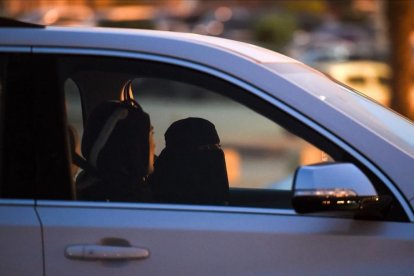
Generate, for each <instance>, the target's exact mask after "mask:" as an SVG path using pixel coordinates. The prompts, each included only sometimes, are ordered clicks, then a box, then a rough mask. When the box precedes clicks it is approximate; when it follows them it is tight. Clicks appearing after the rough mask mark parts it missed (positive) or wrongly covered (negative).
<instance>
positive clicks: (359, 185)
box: [292, 162, 391, 218]
mask: <svg viewBox="0 0 414 276" xmlns="http://www.w3.org/2000/svg"><path fill="white" fill-rule="evenodd" d="M293 193H294V194H293V199H292V205H293V208H294V209H295V211H296V212H298V213H315V212H343V211H347V212H351V213H353V214H354V215H355V216H356V217H360V218H372V217H374V218H383V216H384V215H385V213H386V212H387V211H388V210H389V207H390V205H391V197H388V196H378V194H377V192H376V190H375V188H374V186H373V185H372V183H371V181H370V180H369V179H368V178H367V177H366V176H365V175H364V173H363V172H362V171H361V170H360V169H359V168H357V167H356V166H355V165H354V164H352V163H335V162H329V163H320V164H314V165H309V166H302V167H299V168H298V169H297V170H296V172H295V176H294V179H293Z"/></svg>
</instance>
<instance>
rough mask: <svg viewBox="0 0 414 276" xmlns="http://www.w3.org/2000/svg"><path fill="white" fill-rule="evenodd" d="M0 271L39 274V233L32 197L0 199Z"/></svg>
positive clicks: (40, 253)
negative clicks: (30, 199)
mask: <svg viewBox="0 0 414 276" xmlns="http://www.w3.org/2000/svg"><path fill="white" fill-rule="evenodd" d="M0 245H1V253H0V274H1V275H43V262H42V235H41V231H40V223H39V221H38V219H37V216H36V213H35V209H34V201H29V200H0Z"/></svg>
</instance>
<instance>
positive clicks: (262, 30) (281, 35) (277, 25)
mask: <svg viewBox="0 0 414 276" xmlns="http://www.w3.org/2000/svg"><path fill="white" fill-rule="evenodd" d="M296 29H297V22H296V19H295V17H294V16H293V15H292V14H291V13H288V12H284V13H280V12H276V13H268V14H265V15H263V16H262V17H260V18H258V19H257V21H256V23H255V24H254V29H253V36H254V39H255V40H256V41H258V42H259V43H260V44H262V45H263V46H264V47H266V48H269V49H272V50H276V51H283V47H284V46H285V45H286V44H287V43H288V42H289V41H290V40H291V39H292V34H293V32H294V31H295V30H296Z"/></svg>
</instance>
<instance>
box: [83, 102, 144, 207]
mask: <svg viewBox="0 0 414 276" xmlns="http://www.w3.org/2000/svg"><path fill="white" fill-rule="evenodd" d="M149 131H150V119H149V116H148V114H147V113H145V112H144V111H143V110H142V108H141V107H140V106H139V105H138V104H137V103H135V102H131V103H129V102H119V101H109V102H104V103H102V104H100V105H98V106H97V107H96V108H95V109H94V110H93V111H92V113H91V115H90V117H89V118H88V121H87V124H86V128H85V130H84V134H83V138H82V145H81V147H82V154H83V156H84V157H85V159H86V161H87V162H88V164H89V165H90V167H91V169H90V170H86V171H85V172H84V173H83V175H81V176H80V177H78V180H77V184H78V188H79V189H78V191H79V198H80V199H89V200H110V201H137V200H144V199H145V198H146V197H147V195H144V194H145V193H146V192H145V191H144V190H145V188H144V184H145V183H144V180H145V178H146V176H147V174H148V165H149V164H148V162H149Z"/></svg>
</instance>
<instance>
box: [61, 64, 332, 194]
mask: <svg viewBox="0 0 414 276" xmlns="http://www.w3.org/2000/svg"><path fill="white" fill-rule="evenodd" d="M59 69H60V70H59V72H60V74H61V76H60V79H61V82H62V84H61V85H62V88H63V91H64V94H65V106H66V112H67V119H68V129H69V144H70V145H69V146H70V148H71V152H72V156H73V155H76V156H77V155H79V156H80V157H81V158H82V159H84V160H86V161H87V162H88V158H89V156H85V152H84V151H85V149H84V145H83V144H84V141H82V140H87V138H85V136H84V135H85V128H88V127H89V128H90V125H91V123H90V122H88V120H89V118H90V116H92V117H93V115H91V114H92V113H93V110H94V109H95V108H96V107H97V106H100V105H102V103H104V102H107V101H115V100H119V99H120V94H121V90H122V89H123V88H124V87H125V85H126V83H128V82H129V81H130V82H131V84H130V94H131V95H132V97H133V98H134V100H135V101H136V102H138V103H139V105H140V106H141V107H142V108H143V110H144V111H145V112H146V113H148V115H149V117H150V121H151V125H152V127H153V130H154V134H153V135H154V142H155V145H156V147H155V152H154V153H155V155H156V156H159V155H160V154H161V153H162V151H163V149H164V148H165V146H166V142H165V132H166V131H167V129H168V128H169V127H170V126H171V125H172V124H173V123H174V122H176V121H179V120H182V119H185V118H189V117H195V118H203V119H205V120H208V121H209V122H211V123H212V124H213V125H214V126H215V129H216V131H217V133H218V136H219V138H220V147H221V149H222V151H223V152H224V156H225V165H226V171H227V178H228V182H229V187H230V190H232V189H236V190H237V189H263V190H268V189H270V190H275V191H278V190H279V191H286V192H288V193H287V195H289V196H290V193H289V192H290V191H291V188H292V176H293V173H294V171H295V169H296V168H297V167H298V166H300V165H303V164H310V163H317V162H321V161H327V160H328V159H330V157H329V156H328V155H327V154H326V153H324V152H322V151H321V150H319V149H318V148H316V147H314V146H312V145H311V144H310V143H308V142H306V141H305V140H303V139H302V138H300V137H298V136H297V135H295V134H293V133H291V132H289V131H288V130H287V129H285V128H284V127H282V126H281V125H279V124H277V123H275V122H274V120H272V119H271V118H268V117H267V116H265V115H264V114H262V113H261V112H260V110H261V109H262V107H261V106H260V105H262V104H264V103H263V102H261V101H260V100H259V99H257V98H255V97H254V96H252V95H249V94H248V93H247V92H246V91H242V90H240V89H239V88H236V87H233V86H230V85H229V84H228V83H225V82H223V81H221V80H217V79H211V77H208V76H205V75H203V74H201V73H197V72H194V71H192V70H187V69H185V70H184V69H179V68H177V67H174V66H171V65H169V66H167V65H162V64H157V63H150V62H145V61H130V60H121V59H119V60H118V59H110V58H107V59H105V58H99V59H98V58H93V57H78V58H75V57H65V56H63V57H60V58H59ZM180 70H181V71H182V72H180V74H178V73H177V72H179V71H180ZM240 95H244V96H240ZM252 101H253V102H254V101H256V102H257V103H256V104H255V105H256V106H255V107H251V106H247V105H248V104H249V103H250V102H252ZM265 109H266V108H265V107H263V110H265ZM258 110H259V112H258ZM91 121H93V120H91ZM88 123H90V124H89V125H88ZM86 135H88V134H86ZM71 136H72V138H71ZM126 136H127V135H126ZM124 139H128V137H125V138H124ZM155 164H157V161H155ZM85 166H89V165H88V164H86V165H85V164H83V165H82V164H80V166H76V165H74V164H72V173H73V174H72V176H73V181H74V182H75V183H76V182H79V179H82V175H84V174H85ZM112 166H114V165H112ZM82 167H83V168H82ZM178 169H180V168H179V166H178ZM86 170H88V169H87V168H86ZM155 170H157V166H156V168H155ZM96 178H100V177H99V176H97V175H96V174H95V175H94V179H95V180H96ZM81 182H82V181H80V182H79V183H81ZM89 182H90V181H89ZM89 182H88V184H85V185H86V186H88V185H89V184H90V183H89ZM79 183H77V184H76V185H77V187H78V188H79ZM83 186H84V184H82V187H83ZM82 189H83V188H82ZM246 196H248V195H246ZM242 197H244V195H243V196H242ZM92 198H93V197H92ZM92 198H91V199H92ZM288 199H290V198H288ZM126 201H129V200H126Z"/></svg>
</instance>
